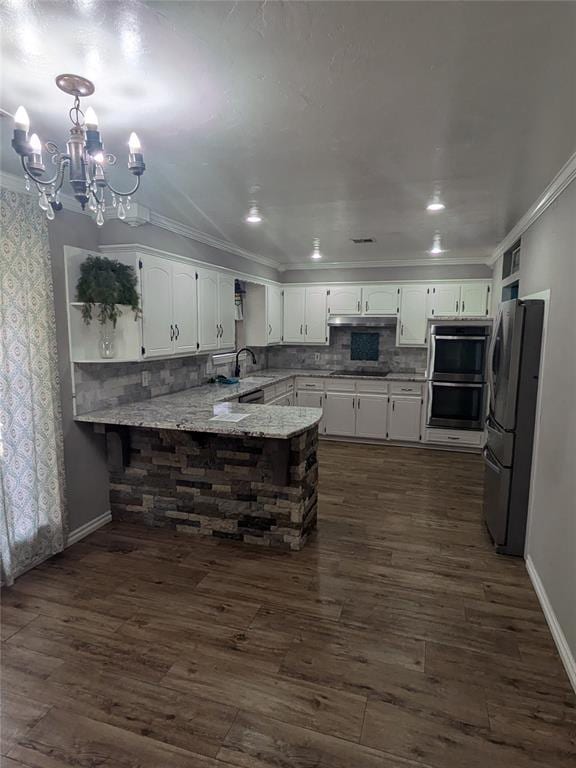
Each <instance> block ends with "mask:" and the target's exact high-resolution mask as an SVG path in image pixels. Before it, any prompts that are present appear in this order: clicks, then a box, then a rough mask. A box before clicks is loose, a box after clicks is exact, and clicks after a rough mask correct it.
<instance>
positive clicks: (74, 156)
mask: <svg viewBox="0 0 576 768" xmlns="http://www.w3.org/2000/svg"><path fill="white" fill-rule="evenodd" d="M56 85H57V86H58V88H60V90H61V91H64V93H68V94H70V96H74V106H73V107H72V108H71V109H70V112H69V115H70V120H71V122H72V127H71V128H70V138H69V139H68V142H67V144H66V152H61V151H60V149H59V148H58V145H57V144H55V143H54V142H53V141H48V142H46V143H45V144H44V149H45V150H46V152H47V153H48V154H49V155H50V156H51V162H52V164H53V165H54V166H55V168H56V170H55V172H54V175H53V176H52V178H50V179H47V178H43V175H44V173H45V171H46V167H45V165H44V162H43V159H42V142H41V141H40V139H39V138H38V136H37V134H35V133H33V134H32V136H30V138H28V131H29V130H30V119H29V117H28V113H27V112H26V110H25V109H24V107H18V109H17V110H16V114H15V115H14V137H13V139H12V147H13V148H14V150H15V151H16V152H17V154H19V155H20V161H21V163H22V168H23V169H24V174H25V183H26V189H28V190H29V189H30V182H32V183H33V184H34V185H35V186H36V189H37V190H38V202H39V205H40V208H41V209H42V210H43V211H46V218H47V219H49V220H50V221H52V220H53V219H54V217H55V211H60V210H62V203H61V202H60V190H61V189H62V185H63V184H64V174H65V171H66V169H68V178H69V182H70V186H71V187H72V189H73V190H74V197H75V198H76V200H78V202H79V203H80V205H81V207H82V210H85V209H86V206H88V209H89V210H90V211H92V212H93V213H95V214H96V223H97V224H98V226H102V225H103V224H104V212H105V210H106V192H107V191H108V193H109V198H110V203H111V205H112V208H115V209H116V211H117V214H118V218H119V219H125V218H126V211H127V210H129V209H130V200H131V197H132V195H133V194H134V193H135V192H136V191H137V190H138V188H139V187H140V179H141V176H142V174H143V173H144V171H145V170H146V165H145V163H144V158H143V155H142V148H141V146H140V141H139V139H138V136H137V135H136V134H135V133H131V134H130V139H129V141H128V148H129V152H128V170H129V171H130V172H131V173H132V174H133V175H134V176H136V181H135V183H134V186H133V187H132V189H130V190H128V191H126V192H121V191H120V190H118V189H116V188H115V187H113V186H112V184H110V182H109V181H108V179H107V178H106V173H105V169H106V168H107V167H108V166H113V165H116V162H117V158H116V156H115V155H111V154H109V153H107V152H105V151H104V145H103V144H102V139H101V137H100V131H99V130H98V118H97V117H96V112H94V110H93V109H92V107H88V109H87V110H86V113H84V112H83V111H82V110H81V109H80V97H81V96H83V97H84V96H91V95H92V94H93V93H94V83H92V82H91V81H90V80H87V79H86V78H85V77H80V76H79V75H58V77H57V78H56Z"/></svg>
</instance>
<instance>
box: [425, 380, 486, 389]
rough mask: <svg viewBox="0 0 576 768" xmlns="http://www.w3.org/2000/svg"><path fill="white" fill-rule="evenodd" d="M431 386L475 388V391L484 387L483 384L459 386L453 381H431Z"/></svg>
mask: <svg viewBox="0 0 576 768" xmlns="http://www.w3.org/2000/svg"><path fill="white" fill-rule="evenodd" d="M432 385H433V386H435V387H476V388H477V389H480V388H481V387H484V386H485V384H484V383H483V382H481V383H480V384H465V383H464V382H463V383H461V384H459V383H457V382H453V381H431V382H430V386H432Z"/></svg>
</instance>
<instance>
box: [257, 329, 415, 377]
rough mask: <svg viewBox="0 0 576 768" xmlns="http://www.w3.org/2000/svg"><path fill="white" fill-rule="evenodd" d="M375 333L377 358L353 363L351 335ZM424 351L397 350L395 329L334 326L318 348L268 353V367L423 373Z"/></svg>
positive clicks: (283, 348)
mask: <svg viewBox="0 0 576 768" xmlns="http://www.w3.org/2000/svg"><path fill="white" fill-rule="evenodd" d="M359 331H360V332H366V333H378V334H379V340H378V359H377V360H361V361H359V360H352V359H351V347H352V333H358V332H359ZM426 358H427V350H426V349H425V348H424V347H422V348H420V347H397V346H396V328H395V327H393V326H383V327H382V328H374V327H372V326H370V327H366V328H363V327H359V326H354V327H353V328H352V327H342V328H338V327H334V328H331V329H330V344H329V345H328V346H327V347H326V346H318V347H304V346H293V347H292V346H285V347H272V348H270V349H269V350H268V366H269V367H270V368H325V369H326V370H329V369H335V370H338V369H340V370H353V369H357V368H384V369H386V370H389V371H392V372H396V373H400V372H405V373H413V372H415V371H424V370H425V368H426Z"/></svg>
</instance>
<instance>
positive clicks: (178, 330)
mask: <svg viewBox="0 0 576 768" xmlns="http://www.w3.org/2000/svg"><path fill="white" fill-rule="evenodd" d="M174 329H175V331H176V339H179V338H180V328H178V323H174Z"/></svg>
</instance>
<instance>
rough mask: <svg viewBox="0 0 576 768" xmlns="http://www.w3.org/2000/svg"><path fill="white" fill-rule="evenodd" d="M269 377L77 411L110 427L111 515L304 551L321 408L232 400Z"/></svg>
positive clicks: (313, 499) (311, 516)
mask: <svg viewBox="0 0 576 768" xmlns="http://www.w3.org/2000/svg"><path fill="white" fill-rule="evenodd" d="M271 381H273V379H267V378H265V377H261V378H252V379H244V380H242V381H241V382H239V383H238V384H236V385H231V386H216V385H205V386H201V387H194V388H192V389H187V390H184V391H181V392H177V393H175V394H171V395H164V396H161V397H155V398H152V399H150V400H146V401H143V402H137V403H130V404H128V405H122V406H117V407H113V408H106V409H102V410H98V411H93V412H90V413H85V414H83V415H81V416H77V417H76V420H77V421H82V422H91V423H94V424H95V425H97V426H96V428H97V429H99V430H100V431H102V430H103V431H105V433H106V442H107V450H108V465H109V471H110V506H111V511H112V517H113V518H114V519H116V520H124V521H130V522H138V523H144V524H147V525H150V526H163V527H171V528H174V529H175V530H177V531H179V532H182V533H194V534H200V535H205V536H214V537H218V538H225V539H232V540H237V541H243V542H246V543H251V544H260V545H263V546H272V547H279V548H283V549H292V550H298V549H301V547H302V546H303V545H304V543H305V542H306V539H307V538H308V536H309V534H310V533H311V532H312V531H313V530H314V528H315V526H316V517H317V480H318V467H317V444H318V423H319V421H320V419H321V416H322V411H321V410H320V409H319V408H296V407H293V408H285V407H282V406H274V405H270V406H268V405H248V404H243V403H239V402H234V400H237V398H238V397H239V396H242V395H244V394H247V393H249V392H251V391H254V390H256V389H258V388H259V387H260V386H263V385H265V384H267V383H270V382H271ZM231 401H232V402H231Z"/></svg>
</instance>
